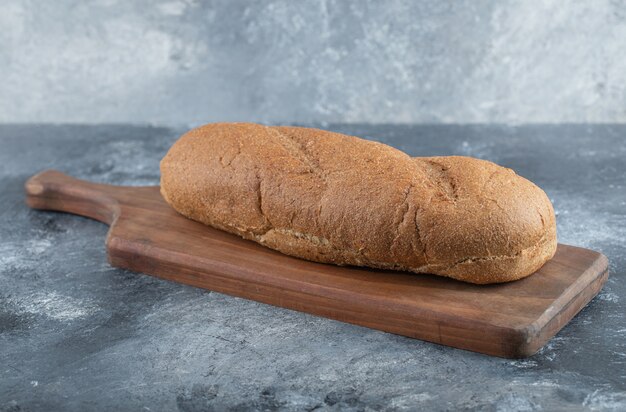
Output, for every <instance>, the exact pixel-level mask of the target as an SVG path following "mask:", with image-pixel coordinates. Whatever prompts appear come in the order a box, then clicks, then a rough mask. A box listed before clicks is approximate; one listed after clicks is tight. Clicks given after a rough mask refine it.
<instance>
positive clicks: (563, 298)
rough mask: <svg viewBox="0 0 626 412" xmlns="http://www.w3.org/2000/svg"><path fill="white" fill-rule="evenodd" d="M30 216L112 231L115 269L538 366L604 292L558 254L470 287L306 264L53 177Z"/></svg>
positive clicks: (595, 276) (142, 194) (157, 201)
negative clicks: (516, 275)
mask: <svg viewBox="0 0 626 412" xmlns="http://www.w3.org/2000/svg"><path fill="white" fill-rule="evenodd" d="M26 194H27V198H26V199H27V203H28V205H29V206H30V207H32V208H35V209H46V210H56V211H62V212H69V213H75V214H78V215H82V216H87V217H90V218H93V219H96V220H99V221H101V222H104V223H106V224H109V225H111V228H110V230H109V233H108V236H107V239H106V247H107V252H108V259H109V262H110V263H111V265H113V266H117V267H121V268H126V269H130V270H134V271H137V272H144V273H148V274H151V275H155V276H158V277H161V278H164V279H169V280H173V281H175V282H180V283H185V284H188V285H193V286H198V287H201V288H205V289H210V290H214V291H217V292H221V293H226V294H229V295H234V296H240V297H243V298H247V299H252V300H256V301H259V302H264V303H269V304H272V305H276V306H281V307H285V308H289V309H294V310H299V311H302V312H307V313H312V314H315V315H320V316H324V317H327V318H331V319H337V320H340V321H343V322H349V323H354V324H357V325H362V326H366V327H369V328H374V329H379V330H383V331H386V332H391V333H396V334H399V335H405V336H410V337H412V338H417V339H423V340H427V341H430V342H435V343H439V344H442V345H448V346H454V347H457V348H462V349H467V350H471V351H476V352H482V353H486V354H489V355H496V356H502V357H511V358H515V357H525V356H530V355H532V354H534V353H535V352H536V351H537V350H538V349H540V348H541V347H542V346H543V345H544V344H545V343H546V342H547V341H548V340H549V339H550V338H551V337H552V336H554V335H555V334H556V333H557V332H558V331H559V330H560V329H561V328H562V327H563V326H565V324H567V322H569V320H570V319H572V317H574V315H576V313H578V311H580V310H581V309H582V308H583V307H584V306H585V305H586V304H587V303H588V302H589V301H590V300H591V299H592V298H593V297H594V296H595V295H596V294H597V293H598V292H599V291H600V289H601V288H602V285H603V284H604V282H605V281H606V279H607V277H608V261H607V258H606V257H605V256H604V255H602V254H600V253H597V252H594V251H591V250H587V249H582V248H578V247H574V246H567V245H559V247H558V250H557V252H556V256H554V258H553V259H552V260H550V261H549V262H548V263H546V264H545V265H544V266H543V267H542V268H541V269H540V270H539V271H538V272H537V273H535V274H534V275H532V276H530V277H527V278H525V279H522V280H519V281H516V282H511V283H505V284H498V285H488V286H477V285H471V284H466V283H462V282H458V281H455V280H450V279H445V278H442V277H438V276H431V275H417V274H412V273H408V272H394V271H387V270H378V269H364V268H357V267H340V266H334V265H327V264H321V263H314V262H309V261H305V260H301V259H297V258H293V257H289V256H286V255H283V254H281V253H279V252H275V251H273V250H270V249H268V248H265V247H263V246H260V245H258V244H256V243H254V242H251V241H247V240H243V239H241V238H239V237H237V236H235V235H231V234H228V233H225V232H222V231H219V230H215V229H212V228H210V227H207V226H205V225H202V224H200V223H196V222H193V221H191V220H189V219H186V218H184V217H183V216H181V215H179V214H177V213H176V212H175V211H174V210H173V209H172V208H170V207H169V206H168V205H167V203H165V201H164V200H163V199H162V198H161V195H160V194H159V188H158V186H152V187H118V186H110V185H102V184H95V183H89V182H85V181H81V180H77V179H74V178H72V177H69V176H67V175H64V174H62V173H60V172H56V171H46V172H42V173H40V174H38V175H36V176H33V177H32V178H31V179H30V180H28V182H27V183H26Z"/></svg>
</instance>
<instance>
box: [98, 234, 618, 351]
mask: <svg viewBox="0 0 626 412" xmlns="http://www.w3.org/2000/svg"><path fill="white" fill-rule="evenodd" d="M107 252H108V260H109V263H110V264H111V265H112V266H115V267H120V268H124V269H128V270H132V271H135V272H141V273H146V274H150V275H153V276H156V277H159V278H162V279H165V280H170V281H174V282H177V283H183V284H187V285H191V286H195V287H200V288H203V289H208V290H212V291H215V292H219V293H224V294H227V295H230V296H236V297H240V298H245V299H250V300H254V301H257V302H262V303H266V304H269V305H273V306H277V307H282V308H286V309H291V310H296V311H300V312H305V313H309V314H313V315H317V316H322V317H326V318H329V319H333V320H338V321H341V322H346V323H350V324H354V325H359V326H364V327H368V328H373V329H377V330H381V331H384V332H388V333H393V334H396V335H402V336H408V337H411V338H415V339H420V340H424V341H428V342H431V343H436V344H441V345H445V346H452V347H455V348H457V349H464V350H469V351H473V352H478V353H483V354H487V355H492V356H498V357H503V358H514V359H515V358H525V357H529V356H532V355H533V354H535V353H536V352H537V351H538V350H539V349H541V348H542V347H543V346H544V345H545V344H546V343H547V342H548V341H549V340H550V339H551V338H552V337H553V336H554V335H556V333H558V332H559V331H560V330H561V329H562V328H563V327H564V326H565V325H566V324H567V323H568V322H569V321H570V320H571V319H572V318H573V317H574V316H575V315H576V314H577V313H578V312H579V311H580V310H581V309H582V308H583V307H584V306H585V305H586V304H587V303H589V301H591V299H593V297H594V296H595V295H596V294H597V293H598V292H599V291H600V289H601V288H602V285H603V284H604V282H605V281H606V279H607V277H608V269H607V266H608V261H607V259H606V257H605V256H604V255H599V257H598V259H597V260H596V261H595V262H594V264H593V265H592V266H591V267H590V268H589V269H588V270H587V271H586V272H585V274H583V275H582V276H581V277H580V278H578V280H577V281H576V282H574V283H573V284H572V285H571V286H570V287H569V288H568V289H567V290H566V291H565V293H563V294H562V295H561V296H560V297H559V298H558V299H557V300H555V302H554V303H553V305H552V306H551V307H558V308H559V309H558V312H557V313H554V314H551V313H548V314H546V313H544V315H543V316H542V317H540V318H539V319H537V321H535V322H533V323H532V324H529V325H527V326H525V327H521V328H513V327H505V326H497V325H492V324H488V323H482V324H481V323H477V322H471V323H468V322H467V321H466V320H463V319H458V318H454V317H451V316H448V317H444V316H442V314H429V313H427V312H420V313H406V312H404V313H401V314H399V313H397V312H396V311H394V310H392V309H389V308H384V307H378V308H377V311H376V313H377V314H378V316H376V317H373V316H372V307H371V304H372V302H368V301H359V300H357V299H351V300H349V301H348V300H346V299H345V298H341V297H336V296H332V295H331V294H327V293H322V292H320V293H319V294H313V293H306V292H302V291H298V290H295V289H287V288H283V289H278V288H277V287H276V286H272V285H267V284H265V283H262V282H254V281H251V280H250V279H245V280H244V279H240V278H238V277H237V276H236V275H234V274H229V273H226V272H227V271H225V270H224V268H221V269H216V270H215V271H210V270H208V269H203V272H202V273H199V269H198V268H197V267H188V266H187V267H186V266H185V265H181V264H180V262H176V263H175V264H174V265H173V264H172V261H175V260H176V257H175V256H170V255H171V254H172V253H171V252H170V251H168V250H165V249H160V248H158V247H154V246H151V247H150V248H149V249H144V248H143V247H142V245H138V244H137V243H135V242H133V241H128V240H126V239H123V238H120V237H116V236H114V235H113V232H112V231H111V232H109V236H108V237H107ZM472 328H473V329H472ZM455 330H456V331H463V333H458V332H456V333H455V332H454V331H455ZM434 331H436V332H434ZM459 335H462V337H460V336H459Z"/></svg>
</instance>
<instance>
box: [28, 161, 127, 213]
mask: <svg viewBox="0 0 626 412" xmlns="http://www.w3.org/2000/svg"><path fill="white" fill-rule="evenodd" d="M25 190H26V204H28V206H30V207H32V208H34V209H44V210H55V211H59V212H68V213H74V214H77V215H81V216H85V217H89V218H92V219H95V220H98V221H100V222H103V223H106V224H109V225H110V224H112V223H113V221H115V219H116V218H117V216H118V215H119V211H120V202H119V201H118V199H117V197H116V190H117V189H116V188H115V187H114V186H110V185H104V184H98V183H90V182H86V181H84V180H80V179H76V178H73V177H71V176H68V175H66V174H64V173H61V172H59V171H56V170H45V171H43V172H41V173H38V174H36V175H35V176H33V177H31V178H30V179H28V180H27V181H26V184H25Z"/></svg>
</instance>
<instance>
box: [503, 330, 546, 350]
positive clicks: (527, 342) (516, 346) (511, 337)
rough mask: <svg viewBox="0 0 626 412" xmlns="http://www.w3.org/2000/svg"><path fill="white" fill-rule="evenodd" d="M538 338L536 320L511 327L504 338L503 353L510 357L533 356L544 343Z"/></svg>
mask: <svg viewBox="0 0 626 412" xmlns="http://www.w3.org/2000/svg"><path fill="white" fill-rule="evenodd" d="M540 339H541V337H540V334H539V329H538V328H537V325H536V322H531V323H527V324H525V325H520V326H517V327H514V328H511V329H509V333H508V334H507V338H506V340H505V348H504V351H503V352H504V355H505V357H506V358H511V359H521V358H528V357H530V356H533V355H534V354H536V353H537V351H539V349H541V348H542V347H543V345H544V344H545V343H546V342H542V341H541V340H540Z"/></svg>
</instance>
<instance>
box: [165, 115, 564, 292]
mask: <svg viewBox="0 0 626 412" xmlns="http://www.w3.org/2000/svg"><path fill="white" fill-rule="evenodd" d="M161 193H162V194H163V197H164V198H165V200H166V201H167V202H168V203H169V204H170V205H171V206H172V207H173V208H174V209H175V210H177V211H178V212H179V213H181V214H183V215H184V216H186V217H188V218H191V219H193V220H196V221H199V222H202V223H205V224H207V225H210V226H213V227H215V228H218V229H222V230H225V231H228V232H231V233H235V234H237V235H240V236H242V237H244V238H246V239H250V240H254V241H256V242H259V243H261V244H262V245H265V246H267V247H270V248H272V249H275V250H278V251H280V252H283V253H285V254H288V255H292V256H297V257H300V258H304V259H308V260H313V261H317V262H326V263H334V264H339V265H359V266H370V267H376V268H384V269H398V270H408V271H412V272H417V273H432V274H436V275H443V276H448V277H451V278H454V279H458V280H462V281H466V282H471V283H478V284H485V283H497V282H507V281H511V280H516V279H520V278H523V277H525V276H528V275H530V274H531V273H533V272H535V271H536V270H537V269H539V268H540V267H541V266H542V265H543V264H544V263H545V262H546V261H547V260H549V259H550V258H551V257H552V256H553V255H554V253H555V251H556V245H557V242H556V224H555V217H554V210H553V208H552V204H551V203H550V200H549V199H548V197H547V196H546V194H545V193H544V192H543V191H542V190H541V189H540V188H538V187H537V186H535V185H534V184H533V183H531V182H529V181H528V180H526V179H524V178H522V177H520V176H518V175H516V174H515V173H514V172H513V171H512V170H510V169H507V168H504V167H501V166H498V165H496V164H494V163H491V162H488V161H484V160H479V159H474V158H469V157H459V156H450V157H422V158H420V157H417V158H412V157H409V156H408V155H407V154H405V153H403V152H401V151H399V150H396V149H394V148H392V147H390V146H387V145H384V144H381V143H376V142H372V141H368V140H363V139H359V138H357V137H353V136H346V135H342V134H339V133H332V132H327V131H322V130H317V129H309V128H301V127H268V126H262V125H257V124H249V123H216V124H209V125H206V126H202V127H200V128H197V129H194V130H191V131H190V132H188V133H186V134H185V135H184V136H182V137H181V138H180V139H179V140H178V141H177V142H176V143H175V144H174V145H173V146H172V148H171V149H170V150H169V152H168V153H167V155H166V156H165V157H164V159H163V160H162V161H161Z"/></svg>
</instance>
